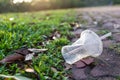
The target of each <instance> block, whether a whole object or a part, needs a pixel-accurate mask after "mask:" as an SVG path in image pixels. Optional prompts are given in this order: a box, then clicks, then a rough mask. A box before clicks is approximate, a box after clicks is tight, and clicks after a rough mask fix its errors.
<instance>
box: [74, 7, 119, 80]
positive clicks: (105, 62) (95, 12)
mask: <svg viewBox="0 0 120 80" xmlns="http://www.w3.org/2000/svg"><path fill="white" fill-rule="evenodd" d="M76 12H77V14H76V18H77V20H76V22H74V25H72V27H73V29H74V30H73V34H74V36H75V37H74V39H72V41H73V42H74V41H75V40H76V39H78V38H79V35H80V33H81V31H83V30H85V29H90V30H93V31H95V32H96V33H97V34H99V35H100V36H101V35H103V34H105V33H108V32H112V36H111V37H109V38H107V39H105V40H103V44H104V51H103V53H102V55H101V56H99V59H96V62H97V64H96V65H95V66H94V67H92V68H91V67H86V69H79V68H77V67H76V66H73V68H72V76H73V79H75V80H117V79H116V76H120V7H119V6H114V7H110V6H109V7H96V8H80V9H76ZM72 24H73V23H72ZM73 79H72V80H73Z"/></svg>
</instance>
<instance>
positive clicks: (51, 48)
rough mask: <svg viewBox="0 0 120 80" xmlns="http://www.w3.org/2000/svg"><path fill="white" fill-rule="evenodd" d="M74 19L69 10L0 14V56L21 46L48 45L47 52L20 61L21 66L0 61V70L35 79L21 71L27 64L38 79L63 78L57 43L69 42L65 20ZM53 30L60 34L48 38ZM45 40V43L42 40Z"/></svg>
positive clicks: (43, 46) (53, 79)
mask: <svg viewBox="0 0 120 80" xmlns="http://www.w3.org/2000/svg"><path fill="white" fill-rule="evenodd" d="M74 20H75V19H74V11H72V10H56V11H41V12H31V13H29V12H25V13H6V14H0V54H1V55H0V60H1V59H3V58H4V57H5V56H7V55H9V54H12V53H13V51H14V50H16V49H19V48H21V47H24V46H27V47H28V48H47V49H48V51H47V52H45V53H43V54H39V55H38V58H34V59H33V60H32V63H30V64H28V63H27V62H26V63H24V64H22V65H24V67H23V68H21V67H19V65H18V64H16V63H13V64H9V65H8V64H4V65H0V74H6V75H15V74H18V73H19V74H21V75H24V76H27V77H31V78H32V79H33V80H36V78H35V77H33V76H31V75H28V74H26V72H25V71H24V69H25V68H28V67H29V68H34V70H35V71H36V72H37V74H38V75H39V76H40V78H41V80H46V79H47V80H51V79H52V80H66V79H67V78H66V76H65V75H66V73H67V72H66V71H65V70H64V65H63V62H64V59H63V58H62V55H61V47H62V46H64V45H66V44H68V43H69V40H68V36H70V35H71V33H70V30H71V27H70V25H69V23H70V22H73V21H74ZM55 30H56V31H58V32H60V34H61V37H60V38H58V39H55V40H51V39H49V38H50V36H51V35H53V33H54V31H55ZM47 41H49V44H46V42H47ZM42 43H44V45H43V44H42ZM53 69H55V70H53Z"/></svg>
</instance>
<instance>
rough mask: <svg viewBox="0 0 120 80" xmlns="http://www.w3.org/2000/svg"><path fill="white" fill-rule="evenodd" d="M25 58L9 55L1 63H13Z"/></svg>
mask: <svg viewBox="0 0 120 80" xmlns="http://www.w3.org/2000/svg"><path fill="white" fill-rule="evenodd" d="M24 58H25V57H24V56H23V55H21V54H17V53H14V54H12V55H9V56H7V57H5V58H4V59H3V60H1V61H0V63H12V62H14V61H16V60H24Z"/></svg>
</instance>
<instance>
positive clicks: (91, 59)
mask: <svg viewBox="0 0 120 80" xmlns="http://www.w3.org/2000/svg"><path fill="white" fill-rule="evenodd" d="M81 61H82V62H84V63H86V64H87V65H89V64H91V63H93V62H94V58H92V57H87V58H84V59H82V60H81Z"/></svg>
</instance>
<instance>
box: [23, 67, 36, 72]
mask: <svg viewBox="0 0 120 80" xmlns="http://www.w3.org/2000/svg"><path fill="white" fill-rule="evenodd" d="M25 71H26V72H31V73H34V72H35V71H34V69H32V68H27V69H25Z"/></svg>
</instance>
